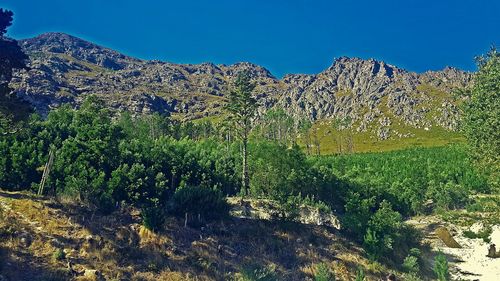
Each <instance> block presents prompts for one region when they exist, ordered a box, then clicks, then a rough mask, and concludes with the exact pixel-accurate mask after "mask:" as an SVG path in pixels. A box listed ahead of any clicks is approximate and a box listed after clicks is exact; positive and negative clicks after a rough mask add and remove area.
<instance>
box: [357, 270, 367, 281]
mask: <svg viewBox="0 0 500 281" xmlns="http://www.w3.org/2000/svg"><path fill="white" fill-rule="evenodd" d="M355 280H356V281H365V280H366V276H365V272H364V271H363V268H361V267H360V268H358V270H357V271H356V279H355Z"/></svg>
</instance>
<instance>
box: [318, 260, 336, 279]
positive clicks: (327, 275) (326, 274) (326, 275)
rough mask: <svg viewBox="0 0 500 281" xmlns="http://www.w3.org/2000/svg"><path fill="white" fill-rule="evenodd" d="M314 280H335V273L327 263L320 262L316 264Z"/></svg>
mask: <svg viewBox="0 0 500 281" xmlns="http://www.w3.org/2000/svg"><path fill="white" fill-rule="evenodd" d="M314 280H315V281H335V274H334V273H333V271H332V270H331V268H330V267H329V266H328V265H327V264H325V263H320V264H318V265H317V266H316V270H315V272H314Z"/></svg>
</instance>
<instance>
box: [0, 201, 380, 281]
mask: <svg viewBox="0 0 500 281" xmlns="http://www.w3.org/2000/svg"><path fill="white" fill-rule="evenodd" d="M0 216H1V218H2V219H1V220H0V237H1V239H0V250H1V252H0V254H1V259H0V261H1V263H0V275H2V276H4V277H6V278H8V280H98V279H99V278H97V279H96V278H93V277H92V276H93V273H94V271H93V270H97V273H98V275H100V276H102V277H103V278H105V280H257V279H252V278H255V276H259V275H260V276H261V277H266V276H267V277H266V278H269V279H258V280H274V279H271V278H275V279H276V278H277V279H279V280H306V279H308V278H309V279H311V278H313V276H314V274H315V272H316V268H317V266H318V265H319V264H320V263H324V264H325V265H327V267H328V268H332V269H333V270H335V273H336V274H337V278H339V279H340V280H350V279H351V278H353V277H354V275H355V273H356V270H357V269H358V267H363V268H364V269H365V272H366V274H367V276H369V277H370V278H373V279H375V278H379V277H381V276H383V275H385V274H387V271H388V269H387V268H385V267H384V266H382V265H380V264H377V263H370V262H369V261H368V260H367V259H366V258H365V257H364V254H363V250H362V248H361V247H360V246H359V245H357V244H356V243H353V242H352V241H350V240H349V239H348V238H346V237H345V236H343V235H342V234H340V233H339V232H338V231H335V230H333V229H330V228H327V227H320V226H307V225H301V224H295V223H279V222H270V221H259V220H248V219H238V218H234V217H233V218H229V219H225V220H222V221H218V222H214V223H210V224H207V225H205V226H204V227H202V228H200V227H184V222H183V220H181V219H176V218H169V219H168V220H167V222H166V224H165V225H164V227H163V228H162V229H161V230H160V231H158V232H157V233H152V232H151V231H149V230H147V229H145V228H144V227H142V226H141V225H140V217H139V211H138V210H137V209H134V208H129V207H126V208H122V209H121V210H119V211H116V212H114V213H113V214H111V215H107V216H105V215H102V214H100V213H94V212H91V211H90V210H88V209H86V208H82V207H81V206H79V205H74V204H72V203H70V202H66V203H60V202H57V201H54V200H51V199H47V198H42V197H37V196H34V195H31V194H29V193H19V192H3V191H2V192H0ZM68 262H71V269H70V267H69V266H68ZM85 272H87V273H86V274H87V275H88V276H87V277H84V275H85ZM89 276H90V277H89Z"/></svg>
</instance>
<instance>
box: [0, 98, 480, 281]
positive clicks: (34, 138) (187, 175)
mask: <svg viewBox="0 0 500 281" xmlns="http://www.w3.org/2000/svg"><path fill="white" fill-rule="evenodd" d="M197 126H204V127H201V128H205V129H204V130H202V129H200V127H197ZM0 149H1V151H2V153H1V157H0V161H1V163H2V166H1V167H2V170H1V171H0V173H1V177H0V179H1V183H0V185H1V186H2V188H4V189H7V190H12V191H19V190H26V189H28V190H32V191H36V190H37V189H38V183H39V182H40V178H41V175H42V171H43V169H42V168H43V165H44V164H45V163H46V162H47V159H48V155H49V151H50V150H53V151H54V152H55V160H54V165H53V168H52V172H51V174H50V177H49V178H48V180H47V183H46V186H45V190H44V193H45V194H46V195H48V196H49V197H50V198H58V199H59V200H63V199H64V200H70V201H71V202H75V204H77V205H76V206H86V207H78V208H83V209H78V211H76V212H75V213H73V216H76V215H77V214H78V213H79V212H82V214H83V213H89V216H90V217H92V220H91V221H86V222H83V221H81V222H80V223H81V225H82V227H88V226H86V225H87V224H96V225H95V230H94V231H95V234H97V235H100V236H101V235H102V236H105V234H103V233H102V231H103V230H102V229H100V228H98V227H97V226H98V225H105V224H104V222H103V221H99V220H97V218H102V220H108V219H110V220H121V221H122V222H121V223H122V224H120V225H122V226H123V227H127V225H131V224H132V225H133V224H136V229H139V227H141V228H142V229H144V230H148V231H153V232H154V233H156V234H158V235H160V236H159V237H164V238H158V239H159V240H158V241H170V240H162V239H172V238H171V237H170V236H168V233H170V234H171V235H181V234H180V233H184V231H188V230H181V229H182V226H183V221H184V220H185V219H186V218H187V220H188V222H190V223H189V224H190V225H191V227H193V228H194V229H193V230H189V231H195V232H194V233H199V232H200V231H203V230H202V228H200V227H201V226H203V229H207V227H209V228H212V229H213V231H214V235H216V236H217V237H219V238H218V239H223V238H222V237H220V235H222V234H221V233H219V231H222V230H221V229H225V228H226V227H229V228H230V226H228V225H231V224H232V223H234V225H235V226H234V227H235V228H234V229H231V228H230V229H231V230H228V231H229V232H231V233H232V234H231V235H230V236H231V237H232V238H230V239H234V240H231V241H236V240H238V239H240V242H231V243H233V244H231V245H232V246H231V247H237V246H236V244H238V243H247V242H248V238H244V237H239V236H233V235H236V234H234V232H236V233H242V232H243V233H247V232H250V233H251V232H252V231H258V234H255V235H250V234H245V235H250V236H248V237H255V239H264V240H265V242H259V243H264V244H263V245H268V243H282V242H276V241H277V240H275V238H272V237H271V238H270V237H268V236H267V235H264V233H275V235H276V232H280V231H282V230H279V229H280V228H281V227H282V226H280V225H281V223H278V224H273V223H271V224H267V223H264V222H263V225H264V226H263V227H264V229H263V230H262V231H260V230H256V228H257V229H258V228H259V227H260V226H259V225H260V223H259V222H243V221H242V222H235V221H234V220H235V219H234V218H233V219H230V218H228V210H229V207H228V205H227V203H226V200H225V197H226V196H234V195H238V194H239V192H240V190H241V181H240V178H241V174H240V173H241V168H240V167H241V166H240V165H241V164H240V160H239V142H238V141H234V140H229V141H228V140H227V139H226V138H225V134H221V133H220V132H219V131H217V129H216V127H214V126H212V125H208V124H203V125H194V124H190V123H185V124H180V123H177V122H174V121H172V120H170V119H168V118H165V117H161V116H144V117H140V118H133V117H131V116H130V115H127V114H123V115H122V116H121V117H119V118H117V119H114V120H113V119H111V118H110V114H109V112H108V110H107V109H106V108H103V107H102V103H100V102H99V100H96V99H95V98H91V99H88V100H87V101H86V102H85V103H84V105H83V106H82V107H81V108H80V109H78V110H74V109H71V108H69V107H61V108H60V109H57V110H54V111H52V112H51V113H50V114H49V116H48V118H47V119H46V120H41V119H39V118H37V117H36V116H33V117H32V119H31V121H30V122H29V125H28V126H26V127H25V128H24V129H23V130H22V131H20V132H19V133H17V134H6V135H5V134H4V135H3V136H2V139H1V141H0ZM249 151H250V154H249V155H250V156H249V157H250V158H249V165H250V166H249V174H250V179H249V181H250V196H251V197H253V198H261V199H270V200H273V201H275V202H277V203H278V205H277V206H279V207H280V208H281V210H280V211H279V212H280V213H281V215H280V221H284V222H286V221H289V222H292V223H291V224H285V226H286V227H289V228H288V229H289V231H291V232H290V233H288V232H287V234H283V235H285V237H288V236H289V235H292V236H291V237H294V238H293V239H291V240H288V239H289V238H286V241H297V239H300V240H301V241H304V240H303V239H305V238H304V236H302V235H305V236H306V237H307V235H309V234H304V233H308V232H310V231H313V230H310V228H308V227H305V226H301V225H299V224H296V223H293V222H294V221H296V219H297V214H296V213H295V210H297V207H298V206H300V205H309V206H311V207H313V208H318V209H321V210H323V211H327V212H334V213H335V214H337V215H339V216H340V221H341V225H342V232H341V234H340V233H337V232H335V231H333V232H332V230H329V229H328V228H322V227H318V228H313V229H317V230H314V231H320V232H321V233H323V234H322V235H327V236H328V237H330V238H328V239H327V240H325V243H333V245H337V243H336V242H333V241H336V239H345V238H340V237H342V235H347V236H345V237H350V238H349V239H348V240H346V241H345V243H354V245H360V246H362V247H363V248H364V250H360V251H361V252H360V253H359V255H360V257H359V258H361V256H363V257H366V258H368V259H369V260H371V261H372V262H366V268H365V271H366V272H367V273H369V272H371V271H370V270H372V271H373V270H374V269H373V265H372V264H373V262H375V261H378V262H381V263H382V264H385V265H386V266H387V267H388V268H392V269H394V270H401V264H402V262H403V260H404V258H405V257H406V256H407V255H409V254H410V252H411V249H412V248H419V247H421V245H420V244H419V242H418V241H419V234H418V232H416V231H414V230H412V229H411V228H410V227H409V226H407V225H405V224H404V223H403V220H404V219H405V218H406V217H408V216H411V215H415V214H424V213H430V212H433V211H435V210H450V209H456V208H462V207H465V206H467V204H468V203H469V199H468V198H469V195H470V194H473V193H478V192H488V191H489V189H488V185H487V183H486V180H485V179H484V178H483V177H482V176H481V175H479V174H477V173H475V172H474V170H473V169H472V168H471V166H470V165H471V164H470V162H469V161H468V158H467V156H466V153H465V150H464V149H463V148H462V147H460V146H451V147H443V148H429V149H424V148H419V149H410V150H403V151H394V152H388V153H375V154H348V155H339V156H328V157H308V156H307V155H306V154H305V153H304V152H303V151H302V150H301V149H300V148H299V147H298V146H296V145H293V142H292V143H290V144H287V143H285V142H284V141H269V140H266V138H261V139H259V137H258V135H256V136H253V137H252V138H251V140H250V143H249ZM9 196H10V195H8V194H4V197H9ZM26 196H28V195H26ZM28 197H29V196H28ZM32 200H34V201H36V200H38V199H36V198H33V199H32ZM25 203H26V204H34V203H30V202H25ZM15 204H17V203H15ZM43 204H45V205H44V206H49V208H50V205H46V204H48V203H47V202H46V203H43ZM58 206H60V207H58V208H59V209H60V211H61V212H69V210H71V208H72V207H71V205H65V204H62V205H58ZM128 206H130V207H131V208H134V209H135V210H136V212H135V213H134V212H132V213H131V212H129V211H125V215H126V216H133V219H130V218H128V219H123V220H122V219H120V216H121V215H120V214H122V213H123V212H124V211H123V210H124V208H125V210H127V208H129V207H128ZM33 208H35V209H37V210H40V208H41V207H40V206H39V207H27V208H26V209H23V208H19V209H18V212H20V213H21V214H22V213H27V214H26V215H27V216H28V218H29V213H31V212H32V209H33ZM44 208H45V207H44ZM91 214H94V215H93V216H92V215H91ZM176 217H177V218H178V219H175V218H176ZM87 219H88V216H87ZM37 220H40V218H37ZM220 220H222V223H221V224H219V223H217V221H220ZM28 221H30V219H28ZM214 223H215V224H214ZM247 223H248V224H249V226H248V229H247V228H245V227H244V225H245V224H247ZM14 224H15V223H14ZM140 225H142V226H140ZM174 225H175V226H174ZM109 227H110V229H111V230H110V231H111V232H112V233H114V231H115V230H116V229H117V228H115V225H114V224H112V225H110V226H109ZM103 229H104V228H103ZM175 229H179V230H175ZM242 229H247V230H245V231H243V230H242ZM304 229H306V230H304ZM307 229H309V230H307ZM283 231H284V230H283ZM295 231H298V233H300V234H291V233H296V232H295ZM303 231H305V232H303ZM70 233H71V232H68V234H67V235H72V234H70ZM156 234H154V235H156ZM4 235H7V236H5V237H14V236H15V234H9V232H6V233H5V234H4ZM9 235H13V236H9ZM92 235H93V234H92ZM151 235H153V234H151ZM163 235H166V236H163ZM201 235H202V236H203V234H201ZM224 235H226V234H224ZM242 235H243V234H242ZM311 235H312V234H311ZM338 235H341V236H338ZM82 237H83V234H82ZM155 237H156V236H155ZM245 237H247V236H245ZM301 237H302V238H301ZM334 237H337V238H334ZM68 239H69V237H68ZM110 239H111V238H110ZM127 239H128V238H127ZM204 239H205V238H204ZM207 239H208V238H207ZM224 239H225V238H224ZM228 239H229V238H228ZM268 239H271V241H273V242H269V241H268ZM276 239H277V238H276ZM279 239H281V238H279ZM279 239H278V240H279ZM311 239H313V241H314V240H315V239H321V238H311ZM325 239H326V238H325ZM329 239H330V240H329ZM153 240H155V239H153ZM111 241H112V239H111ZM242 241H247V242H242ZM250 241H252V240H250ZM280 241H282V240H280ZM326 241H329V242H326ZM348 241H349V242H348ZM191 242H193V243H194V240H193V241H190V242H189V243H191ZM109 243H114V242H109ZM162 243H163V242H162ZM165 243H166V244H167V245H168V244H171V246H172V245H176V244H175V243H173V244H172V243H170V242H165ZM227 243H229V242H227ZM256 243H257V242H256ZM286 243H289V242H286ZM290 243H291V242H290ZM295 243H299V244H300V245H302V243H306V244H305V245H308V244H307V242H294V244H293V245H292V244H290V245H288V244H279V245H281V246H276V247H277V248H279V249H283V251H285V252H284V253H282V254H276V252H273V253H272V254H271V253H270V254H269V255H270V256H269V257H271V256H272V257H274V258H279V257H280V256H281V255H284V256H283V257H282V259H281V258H279V260H275V261H273V262H271V260H274V259H271V260H267V259H265V258H263V257H259V258H255V257H254V256H251V258H250V260H254V261H255V260H257V261H258V264H259V266H261V267H263V268H266V267H267V266H270V265H271V264H272V263H276V264H277V267H276V268H274V269H273V270H275V271H276V272H278V273H277V276H279V275H282V274H290V275H285V276H292V275H293V274H294V273H293V272H295V271H298V270H302V269H301V268H302V267H307V266H308V265H307V264H314V263H316V262H318V263H319V262H331V261H332V260H333V257H336V258H335V259H338V258H339V255H341V253H340V252H335V251H334V252H331V253H329V254H327V253H325V255H327V256H324V258H318V259H316V258H311V259H306V260H305V261H303V262H299V263H297V262H292V263H290V260H292V261H293V260H294V259H296V258H297V255H299V256H300V254H299V253H298V252H296V251H291V249H293V247H297V246H298V245H296V244H295ZM343 243H344V242H342V243H341V244H340V245H346V244H343ZM309 244H311V243H309ZM312 244H313V245H314V243H312ZM162 245H163V246H162V247H164V246H165V245H164V244H162ZM183 245H184V244H183ZM285 245H288V246H285ZM321 245H323V244H321ZM340 245H338V246H334V247H340ZM136 246H137V245H136ZM136 246H132V247H136ZM268 246H269V245H268ZM172 247H173V246H172ZM179 247H180V246H179ZM213 247H215V246H213ZM217 247H218V246H217ZM266 247H267V246H266ZM269 247H271V246H269ZM272 247H275V246H272ZM353 247H357V246H353ZM7 248H9V247H7ZM320 248H321V247H320ZM349 248H350V250H349V252H350V253H351V252H352V249H355V248H351V247H350V246H349ZM57 249H58V248H57V247H53V248H50V249H46V252H43V251H42V252H43V254H42V253H40V254H41V255H42V256H45V257H47V256H48V255H51V254H52V253H53V251H56V250H57ZM271 249H273V248H271ZM61 250H64V247H63V249H61ZM66 250H68V249H66ZM39 251H41V250H39ZM186 251H187V252H189V255H191V254H193V252H192V250H186ZM289 251H291V252H289ZM308 251H309V250H308ZM318 251H319V249H318ZM25 254H27V255H30V253H29V252H28V253H25ZM31 254H32V253H31ZM186 255H188V253H186ZM247 255H250V253H247ZM252 255H253V254H252ZM311 255H316V254H311ZM357 255H358V254H356V256H357ZM153 256H154V255H153ZM264 257H265V256H264ZM326 257H330V258H326ZM74 259H77V257H75V258H74ZM199 259H202V260H203V261H202V263H204V264H205V265H201V268H199V269H197V270H200V271H196V275H199V276H203V275H206V276H207V278H209V279H210V278H214V279H219V278H225V277H223V276H228V274H229V275H230V274H231V273H230V272H232V274H235V271H238V272H242V271H244V270H246V269H245V267H244V266H245V265H248V264H247V263H248V262H245V261H244V260H241V261H240V260H238V259H236V260H234V259H235V258H234V257H225V258H222V259H223V260H224V262H231V263H233V265H232V266H231V267H216V268H218V269H217V270H218V271H217V272H213V266H211V265H210V264H211V263H217V264H218V266H222V265H221V264H220V263H219V262H217V259H215V260H214V259H212V258H211V257H210V258H209V257H204V258H201V257H197V258H196V260H198V262H201V261H199ZM227 259H229V260H227ZM63 260H64V259H63ZM67 260H73V259H72V258H70V257H68V258H67ZM168 260H169V262H166V263H164V262H163V261H162V262H158V264H156V265H151V266H152V267H153V269H151V268H149V269H145V267H144V266H142V267H141V266H140V267H139V268H140V269H137V270H135V269H134V270H129V269H127V270H124V271H123V272H124V273H123V274H131V272H134V271H138V270H139V271H148V272H153V273H151V274H153V275H151V276H156V275H155V274H157V273H154V272H155V270H159V271H160V272H161V271H165V270H167V269H168V268H171V269H172V270H174V271H176V269H174V267H170V266H167V265H168V264H170V265H171V266H174V265H173V264H171V262H172V261H171V259H168ZM131 261H133V259H132V260H127V262H125V261H122V262H124V263H125V264H127V263H128V262H131ZM122 262H117V263H118V264H121V263H122ZM351 262H352V261H351ZM282 263H284V264H282ZM346 263H347V261H346ZM55 264H56V265H57V264H61V263H59V262H57V263H55ZM174 264H175V263H174ZM188 264H189V265H190V266H195V264H196V263H194V261H190V262H188ZM376 264H378V263H376ZM51 266H54V265H51ZM116 266H118V265H116ZM120 266H121V265H120ZM176 266H181V265H176ZM203 266H206V268H203ZM249 266H253V265H249ZM281 266H282V267H281ZM56 267H57V266H56ZM91 267H92V268H98V269H99V270H100V271H101V272H103V273H106V269H105V268H104V269H103V268H102V267H99V266H98V265H97V264H94V265H92V266H91ZM181 267H182V266H181ZM155 268H158V269H155ZM332 268H333V267H332ZM168 270H170V269H168ZM179 270H180V272H181V273H182V274H185V273H186V272H190V270H192V269H189V270H187V269H185V271H184V270H183V269H179ZM262 270H264V269H262ZM266 270H267V269H266ZM332 270H333V269H332ZM306 271H307V270H306ZM334 271H335V272H336V273H337V274H340V272H339V269H335V270H334ZM347 271H349V272H351V274H355V272H356V269H355V267H354V266H352V265H351V266H347ZM382 271H383V272H387V271H386V269H384V270H382ZM428 271H429V270H428ZM126 272H128V273H126ZM301 272H302V271H301ZM375 272H378V271H377V270H375ZM106 274H107V273H106ZM301 274H302V275H299V276H302V277H300V278H299V279H297V280H302V279H303V278H305V277H304V276H307V274H311V273H301ZM303 274H306V275H303ZM369 274H372V273H369ZM378 274H381V273H378ZM422 274H429V273H425V271H422ZM107 276H108V277H110V276H112V275H107ZM182 276H184V275H182ZM235 276H236V275H235ZM285 279H286V278H285ZM250 280H253V279H250ZM288 280H292V279H288Z"/></svg>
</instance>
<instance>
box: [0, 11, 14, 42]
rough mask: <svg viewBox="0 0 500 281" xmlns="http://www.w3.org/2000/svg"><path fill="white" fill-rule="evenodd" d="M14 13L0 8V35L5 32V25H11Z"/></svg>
mask: <svg viewBox="0 0 500 281" xmlns="http://www.w3.org/2000/svg"><path fill="white" fill-rule="evenodd" d="M13 15H14V13H12V11H9V10H4V9H2V8H0V37H1V36H3V35H4V34H5V32H7V27H9V26H11V25H12V16H13Z"/></svg>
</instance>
